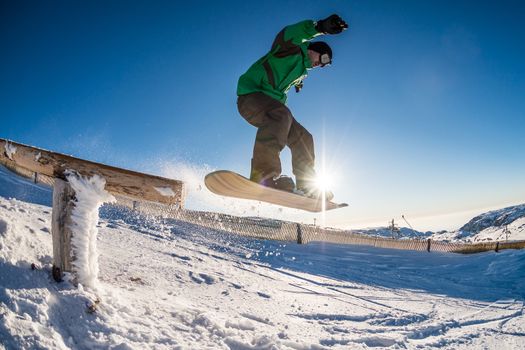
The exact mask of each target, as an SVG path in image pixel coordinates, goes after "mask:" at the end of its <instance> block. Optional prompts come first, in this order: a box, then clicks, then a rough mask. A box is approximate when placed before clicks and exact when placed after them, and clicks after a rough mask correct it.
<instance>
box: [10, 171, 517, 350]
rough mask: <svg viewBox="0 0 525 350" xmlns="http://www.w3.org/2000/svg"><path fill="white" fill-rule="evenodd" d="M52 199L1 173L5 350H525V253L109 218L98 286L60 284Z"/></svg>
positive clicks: (101, 238) (104, 216)
mask: <svg viewBox="0 0 525 350" xmlns="http://www.w3.org/2000/svg"><path fill="white" fill-rule="evenodd" d="M9 197H17V198H19V199H22V200H23V201H22V200H18V199H9ZM50 201H51V192H50V191H49V190H48V189H46V188H42V187H39V186H36V185H32V184H29V183H27V182H25V181H23V180H20V179H19V178H17V177H14V176H13V175H10V174H7V173H6V172H4V171H1V172H0V344H1V345H0V349H4V348H5V349H239V350H241V349H242V350H244V349H369V348H373V349H382V348H385V349H406V348H408V349H419V348H421V349H426V348H439V349H522V348H524V346H525V316H524V314H523V302H524V299H525V251H516V250H508V251H502V252H500V253H495V252H488V253H482V254H476V255H457V254H444V253H435V252H432V253H426V252H412V251H401V250H386V249H375V248H370V247H356V246H345V245H332V244H322V243H314V244H308V245H296V244H293V243H289V244H284V243H282V242H271V241H261V240H253V239H247V238H243V237H237V236H233V235H228V234H225V233H221V232H218V231H213V230H209V229H204V228H200V227H197V226H193V225H190V224H187V223H183V222H177V221H176V220H171V219H164V220H160V219H152V218H147V217H143V216H139V215H136V214H133V213H130V212H128V211H125V210H121V209H116V208H114V207H103V208H102V210H101V219H100V221H99V225H98V226H99V227H98V240H97V250H98V253H99V254H100V257H99V262H98V263H99V269H100V271H99V274H98V284H97V285H98V288H97V289H88V288H83V287H82V286H79V287H74V286H73V284H72V283H70V282H69V281H68V280H66V281H64V282H62V283H55V282H54V281H53V279H52V278H51V277H50V268H51V260H52V258H51V256H52V243H51V234H50V231H51V208H50V207H49V205H50ZM35 203H36V204H35ZM32 264H34V266H33V267H34V268H32ZM97 300H98V301H99V302H98V303H96V301H97ZM90 306H92V307H93V308H94V309H95V310H96V311H95V312H93V313H90V312H88V311H89V310H90V308H89V307H90Z"/></svg>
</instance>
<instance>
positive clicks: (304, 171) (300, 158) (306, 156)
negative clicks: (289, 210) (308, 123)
mask: <svg viewBox="0 0 525 350" xmlns="http://www.w3.org/2000/svg"><path fill="white" fill-rule="evenodd" d="M287 145H288V147H289V148H290V150H291V152H292V169H293V173H294V175H295V178H296V183H297V188H304V187H310V183H311V182H313V181H314V179H315V170H314V169H315V152H314V139H313V137H312V134H310V133H309V132H308V130H306V129H305V128H304V127H303V126H302V125H301V124H299V123H298V122H297V120H295V118H294V119H293V120H292V126H291V127H290V133H289V134H288V141H287Z"/></svg>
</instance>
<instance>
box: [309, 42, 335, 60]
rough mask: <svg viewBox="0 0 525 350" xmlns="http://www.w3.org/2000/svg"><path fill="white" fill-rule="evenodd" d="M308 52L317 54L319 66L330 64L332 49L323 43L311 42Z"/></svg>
mask: <svg viewBox="0 0 525 350" xmlns="http://www.w3.org/2000/svg"><path fill="white" fill-rule="evenodd" d="M308 50H312V51H315V52H317V53H318V54H319V55H320V56H319V59H320V61H321V66H326V65H327V64H331V63H332V48H331V47H330V46H328V44H327V43H325V42H324V41H313V42H311V43H310V44H309V45H308Z"/></svg>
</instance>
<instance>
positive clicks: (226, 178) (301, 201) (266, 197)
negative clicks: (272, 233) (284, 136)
mask: <svg viewBox="0 0 525 350" xmlns="http://www.w3.org/2000/svg"><path fill="white" fill-rule="evenodd" d="M204 183H205V184H206V187H207V188H208V189H209V190H210V191H211V192H213V193H215V194H218V195H221V196H227V197H235V198H243V199H252V200H257V201H262V202H267V203H272V204H277V205H281V206H284V207H289V208H295V209H301V210H306V211H310V212H314V213H317V212H320V211H323V209H324V210H332V209H337V208H343V207H346V206H348V204H346V203H335V202H331V201H325V202H324V204H325V205H324V208H323V200H322V199H315V198H310V197H306V196H302V195H300V194H297V193H293V192H286V191H280V190H277V189H274V188H269V187H265V186H262V185H259V184H258V183H255V182H253V181H250V180H249V179H247V178H245V177H244V176H242V175H239V174H237V173H234V172H233V171H229V170H219V171H215V172H212V173H209V174H208V175H206V177H205V178H204Z"/></svg>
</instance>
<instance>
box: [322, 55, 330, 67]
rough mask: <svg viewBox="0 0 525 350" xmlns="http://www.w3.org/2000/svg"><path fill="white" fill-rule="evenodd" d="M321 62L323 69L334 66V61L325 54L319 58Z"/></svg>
mask: <svg viewBox="0 0 525 350" xmlns="http://www.w3.org/2000/svg"><path fill="white" fill-rule="evenodd" d="M319 60H320V61H321V67H324V66H326V65H330V64H332V59H331V58H330V56H328V54H327V53H323V54H322V55H321V56H320V57H319Z"/></svg>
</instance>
